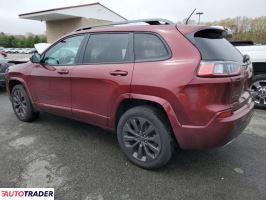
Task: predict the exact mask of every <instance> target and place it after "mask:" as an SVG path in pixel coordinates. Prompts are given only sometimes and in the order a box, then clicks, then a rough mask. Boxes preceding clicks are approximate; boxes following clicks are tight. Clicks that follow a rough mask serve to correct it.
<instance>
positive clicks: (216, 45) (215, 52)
mask: <svg viewBox="0 0 266 200" xmlns="http://www.w3.org/2000/svg"><path fill="white" fill-rule="evenodd" d="M187 38H188V39H189V40H190V41H191V42H192V43H193V44H194V45H195V46H196V47H197V48H198V50H199V51H200V53H201V57H202V59H203V60H226V61H236V62H240V63H242V61H243V57H242V55H241V53H240V52H239V51H238V50H237V49H236V48H235V47H234V46H233V45H232V44H231V43H230V42H228V41H227V40H226V39H225V38H224V37H223V31H222V30H215V29H207V30H202V31H199V32H197V33H195V34H190V35H188V36H187Z"/></svg>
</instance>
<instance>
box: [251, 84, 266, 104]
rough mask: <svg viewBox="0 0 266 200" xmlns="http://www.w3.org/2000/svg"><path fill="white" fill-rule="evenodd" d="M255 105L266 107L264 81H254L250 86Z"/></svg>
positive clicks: (265, 85)
mask: <svg viewBox="0 0 266 200" xmlns="http://www.w3.org/2000/svg"><path fill="white" fill-rule="evenodd" d="M251 91H252V93H253V98H254V101H255V103H256V104H258V105H263V106H266V80H258V81H255V82H254V83H253V84H252V86H251Z"/></svg>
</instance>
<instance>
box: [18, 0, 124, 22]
mask: <svg viewBox="0 0 266 200" xmlns="http://www.w3.org/2000/svg"><path fill="white" fill-rule="evenodd" d="M19 17H20V18H22V19H30V20H38V21H53V20H63V19H72V18H77V17H84V18H94V19H100V20H108V21H113V22H117V21H126V20H127V19H126V18H124V17H122V16H121V15H119V14H117V13H116V12H114V11H112V10H111V9H109V8H107V7H105V6H104V5H102V4H100V3H99V2H97V3H91V4H84V5H77V6H69V7H62V8H54V9H49V10H43V11H37V12H31V13H24V14H20V15H19Z"/></svg>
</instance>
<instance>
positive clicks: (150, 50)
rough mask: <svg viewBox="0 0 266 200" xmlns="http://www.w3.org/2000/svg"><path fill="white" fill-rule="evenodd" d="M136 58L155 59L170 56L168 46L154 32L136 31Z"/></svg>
mask: <svg viewBox="0 0 266 200" xmlns="http://www.w3.org/2000/svg"><path fill="white" fill-rule="evenodd" d="M134 52H135V60H137V61H145V60H147V61H153V60H162V59H166V58H168V57H169V53H168V51H167V48H166V46H165V45H164V43H163V42H162V40H161V39H160V38H159V37H157V36H156V35H154V34H149V33H136V34H135V38H134Z"/></svg>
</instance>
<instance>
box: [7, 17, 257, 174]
mask: <svg viewBox="0 0 266 200" xmlns="http://www.w3.org/2000/svg"><path fill="white" fill-rule="evenodd" d="M136 22H144V23H147V24H149V26H143V25H128V26H116V25H121V24H125V23H127V24H129V23H136ZM112 25H113V26H110V27H106V26H105V27H98V28H96V27H84V28H80V29H78V30H76V31H75V32H72V33H70V34H68V35H65V36H64V37H63V38H61V39H59V40H58V41H57V42H55V43H54V44H52V45H51V46H49V47H48V48H47V49H46V50H45V51H44V52H43V53H41V54H39V53H35V54H34V55H33V56H32V58H31V61H30V62H28V63H24V64H21V65H15V66H12V67H10V68H9V70H8V72H7V74H6V79H7V91H8V94H9V95H10V100H11V102H12V106H13V109H14V113H15V115H16V116H17V117H18V119H20V120H21V121H25V122H29V121H33V120H35V119H37V117H38V115H39V112H40V111H45V112H50V113H54V114H57V115H61V116H64V117H69V118H72V119H76V120H80V121H83V122H86V123H91V124H94V125H97V126H100V127H102V128H106V129H109V130H113V131H116V132H117V138H118V142H119V145H120V147H121V149H122V151H123V152H124V154H125V155H126V156H127V158H128V159H129V160H130V161H132V162H133V163H134V164H136V165H138V166H140V167H143V168H147V169H154V168H158V167H161V166H163V165H165V164H166V163H167V162H168V161H169V159H170V158H171V157H172V155H173V150H174V147H175V144H176V143H177V144H178V145H179V147H180V148H182V149H209V148H214V147H218V146H223V145H225V144H227V143H228V142H230V141H231V140H232V139H234V138H235V137H237V136H238V135H239V134H240V133H241V132H242V131H243V130H244V129H245V127H246V126H247V125H248V123H249V121H250V119H251V117H252V110H253V107H254V102H253V100H252V98H251V93H250V90H249V89H250V85H251V79H252V66H251V64H250V63H248V62H247V60H246V59H244V58H245V57H244V58H243V56H242V55H241V53H240V52H239V51H237V50H236V48H234V47H233V45H231V44H230V43H229V42H228V41H227V40H226V39H224V38H223V36H224V30H222V29H218V28H213V27H208V26H177V25H175V24H174V23H173V22H170V21H168V20H163V19H149V20H138V21H127V22H123V23H117V24H112Z"/></svg>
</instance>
